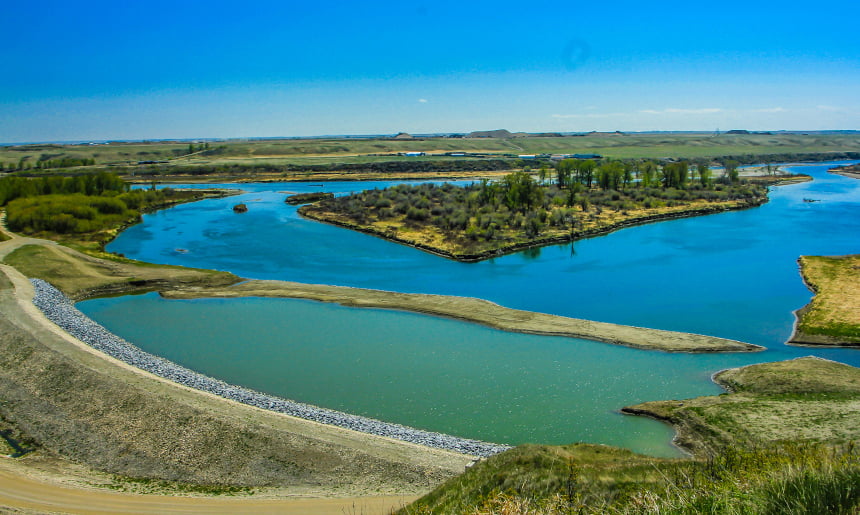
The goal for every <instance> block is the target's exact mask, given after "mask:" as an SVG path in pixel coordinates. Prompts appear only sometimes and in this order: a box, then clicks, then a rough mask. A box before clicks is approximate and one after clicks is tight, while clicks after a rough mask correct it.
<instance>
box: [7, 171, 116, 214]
mask: <svg viewBox="0 0 860 515" xmlns="http://www.w3.org/2000/svg"><path fill="white" fill-rule="evenodd" d="M128 190H129V185H128V184H127V183H125V182H124V181H123V180H122V179H121V178H120V177H119V176H118V175H117V174H113V173H107V172H100V173H95V174H89V175H78V176H75V177H60V176H47V177H36V178H27V177H3V178H2V179H0V206H5V205H6V204H7V203H9V202H10V201H12V200H15V199H18V198H26V197H35V196H39V195H51V194H72V193H81V194H84V195H102V194H104V193H105V192H109V191H112V192H117V193H122V192H125V191H128Z"/></svg>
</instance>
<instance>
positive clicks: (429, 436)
mask: <svg viewBox="0 0 860 515" xmlns="http://www.w3.org/2000/svg"><path fill="white" fill-rule="evenodd" d="M31 282H32V283H33V287H34V289H35V295H34V297H33V304H34V305H35V306H36V307H37V308H39V309H40V310H41V311H42V312H43V313H44V314H45V316H46V317H47V318H48V319H49V320H51V321H52V322H54V323H55V324H57V325H58V326H59V327H61V328H62V329H63V330H65V331H66V332H68V333H69V334H71V335H72V336H74V337H75V338H77V339H79V340H81V341H82V342H84V343H86V344H87V345H90V346H91V347H93V348H95V349H97V350H99V351H101V352H104V353H105V354H108V355H110V356H112V357H114V358H116V359H119V360H120V361H123V362H125V363H128V364H129V365H132V366H134V367H137V368H140V369H141V370H145V371H147V372H150V373H152V374H155V375H157V376H160V377H163V378H165V379H169V380H171V381H174V382H177V383H179V384H182V385H185V386H188V387H190V388H194V389H197V390H201V391H205V392H209V393H212V394H214V395H218V396H220V397H223V398H225V399H230V400H233V401H236V402H241V403H243V404H247V405H250V406H255V407H258V408H262V409H266V410H270V411H274V412H277V413H283V414H286V415H290V416H293V417H298V418H302V419H305V420H312V421H314V422H319V423H322V424H329V425H333V426H337V427H342V428H346V429H351V430H354V431H360V432H363V433H368V434H373V435H378V436H384V437H389V438H394V439H397V440H402V441H405V442H411V443H415V444H419V445H424V446H428V447H435V448H439V449H446V450H450V451H454V452H459V453H463V454H469V455H473V456H482V457H486V456H491V455H493V454H497V453H499V452H502V451H504V450H507V449H509V448H510V447H508V446H505V445H498V444H492V443H487V442H481V441H478V440H469V439H465V438H458V437H455V436H450V435H445V434H441V433H433V432H430V431H422V430H420V429H414V428H411V427H406V426H401V425H398V424H392V423H388V422H382V421H379V420H374V419H371V418H367V417H361V416H358V415H350V414H347V413H342V412H339V411H334V410H329V409H325V408H319V407H316V406H312V405H309V404H303V403H299V402H294V401H290V400H286V399H281V398H279V397H274V396H272V395H267V394H263V393H260V392H255V391H253V390H250V389H248V388H243V387H240V386H235V385H231V384H228V383H225V382H223V381H219V380H217V379H214V378H211V377H208V376H205V375H203V374H200V373H197V372H194V371H193V370H189V369H187V368H185V367H182V366H180V365H177V364H175V363H172V362H170V361H168V360H166V359H163V358H159V357H158V356H154V355H152V354H149V353H148V352H144V351H142V350H141V349H139V348H137V347H135V346H134V345H132V344H131V343H129V342H127V341H125V340H123V339H122V338H120V337H118V336H116V335H115V334H113V333H111V332H110V331H108V330H107V329H105V328H104V327H102V326H101V325H99V324H97V323H96V322H94V321H93V320H92V319H90V318H89V317H87V316H86V315H84V314H83V313H81V312H80V311H78V309H77V308H75V306H74V304H73V303H72V301H71V300H69V298H68V297H66V296H65V295H63V293H61V292H60V291H59V290H57V289H56V288H54V287H53V286H51V285H50V284H48V283H47V282H45V281H42V280H40V279H31Z"/></svg>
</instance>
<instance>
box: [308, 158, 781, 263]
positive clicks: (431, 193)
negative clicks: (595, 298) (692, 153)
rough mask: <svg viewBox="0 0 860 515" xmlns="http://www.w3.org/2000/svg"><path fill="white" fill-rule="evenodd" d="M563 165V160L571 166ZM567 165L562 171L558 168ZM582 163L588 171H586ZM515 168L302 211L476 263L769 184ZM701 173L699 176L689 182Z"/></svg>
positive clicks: (705, 205) (685, 212) (711, 207)
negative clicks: (461, 182) (467, 181)
mask: <svg viewBox="0 0 860 515" xmlns="http://www.w3.org/2000/svg"><path fill="white" fill-rule="evenodd" d="M562 164H563V163H562ZM559 166H560V167H561V166H562V165H559ZM580 167H581V168H580ZM548 175H549V171H548V170H544V169H542V170H541V171H540V179H537V180H536V179H535V178H533V177H532V175H531V174H529V173H527V172H525V171H523V172H514V173H511V174H509V175H506V176H505V177H503V178H502V179H501V180H500V181H496V182H490V181H487V180H484V181H481V182H479V183H473V184H471V185H468V186H465V187H458V186H454V185H451V184H443V185H441V186H436V185H434V184H422V185H418V186H410V185H398V186H393V187H390V188H385V189H382V190H379V189H374V190H368V191H363V192H360V193H356V194H353V195H349V196H345V197H337V198H334V199H329V200H324V201H322V202H319V203H317V204H315V205H312V206H305V207H303V208H301V210H300V213H302V214H303V215H305V216H308V217H310V218H313V219H317V220H322V221H327V222H331V223H335V224H338V225H343V226H346V227H350V228H354V229H358V230H361V231H364V232H368V233H372V234H376V235H379V236H382V237H385V238H388V239H391V240H394V241H398V242H401V243H406V244H409V245H414V246H416V247H419V248H423V249H425V250H430V251H433V252H436V253H438V254H441V255H444V256H446V257H452V258H455V259H461V260H476V259H482V258H486V257H491V256H493V255H497V254H500V253H505V252H510V251H514V250H519V249H522V248H526V247H529V246H536V245H541V244H547V243H555V242H564V241H572V240H575V239H577V238H581V237H585V236H589V235H592V234H598V233H601V232H607V231H609V230H612V229H614V228H618V227H623V226H625V225H629V224H632V223H643V222H647V221H651V220H658V219H663V218H672V217H677V216H690V215H694V214H705V213H709V212H718V211H724V210H728V209H741V208H745V207H750V206H756V205H759V204H761V203H763V202H765V201H766V200H767V187H766V186H764V185H761V184H755V183H748V182H745V181H743V180H740V179H738V178H737V176H734V177H732V176H729V177H726V178H725V179H724V180H723V179H721V180H720V181H714V180H712V179H711V177H710V170H708V169H707V167H701V168H700V169H699V171H697V172H693V171H692V170H691V169H689V168H688V166H687V164H686V163H677V164H672V165H666V166H665V167H663V168H660V167H658V166H657V165H656V163H647V164H646V165H645V166H643V167H642V169H638V168H632V167H627V166H625V165H623V164H621V163H619V162H610V163H605V164H603V165H601V166H599V167H598V166H596V165H595V163H594V162H589V161H586V162H582V163H572V164H571V165H570V167H569V168H568V170H567V171H566V172H563V170H562V169H561V168H559V170H556V178H555V179H554V180H553V181H552V182H548V181H547V179H548V178H549V177H548ZM690 175H694V177H695V178H694V179H690V178H689V177H690Z"/></svg>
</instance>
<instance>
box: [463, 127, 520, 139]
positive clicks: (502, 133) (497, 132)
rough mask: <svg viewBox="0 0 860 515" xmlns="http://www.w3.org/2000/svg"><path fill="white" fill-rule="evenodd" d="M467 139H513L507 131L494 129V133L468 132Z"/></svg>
mask: <svg viewBox="0 0 860 515" xmlns="http://www.w3.org/2000/svg"><path fill="white" fill-rule="evenodd" d="M466 137H467V138H503V139H507V138H513V137H514V135H513V134H511V132H510V131H508V130H507V129H496V130H494V131H473V132H470V133H469V135H468V136H466Z"/></svg>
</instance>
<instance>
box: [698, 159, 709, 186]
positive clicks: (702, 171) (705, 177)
mask: <svg viewBox="0 0 860 515" xmlns="http://www.w3.org/2000/svg"><path fill="white" fill-rule="evenodd" d="M696 170H697V171H698V172H699V182H701V184H702V186H704V187H706V188H708V187H710V186H711V168H710V167H709V166H708V164H707V163H699V164H698V165H696Z"/></svg>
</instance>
